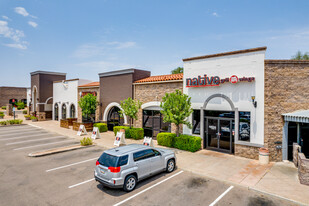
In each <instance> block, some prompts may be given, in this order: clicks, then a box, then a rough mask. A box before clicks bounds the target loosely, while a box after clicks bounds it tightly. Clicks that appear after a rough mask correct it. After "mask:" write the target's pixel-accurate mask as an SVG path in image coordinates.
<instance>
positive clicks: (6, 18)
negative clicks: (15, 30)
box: [2, 16, 11, 20]
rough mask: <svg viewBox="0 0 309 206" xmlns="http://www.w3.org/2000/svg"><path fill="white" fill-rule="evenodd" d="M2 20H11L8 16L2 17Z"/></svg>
mask: <svg viewBox="0 0 309 206" xmlns="http://www.w3.org/2000/svg"><path fill="white" fill-rule="evenodd" d="M2 18H3V19H5V20H11V19H10V18H9V17H7V16H2Z"/></svg>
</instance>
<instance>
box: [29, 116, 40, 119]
mask: <svg viewBox="0 0 309 206" xmlns="http://www.w3.org/2000/svg"><path fill="white" fill-rule="evenodd" d="M30 119H31V120H33V119H38V118H37V117H35V116H31V117H30Z"/></svg>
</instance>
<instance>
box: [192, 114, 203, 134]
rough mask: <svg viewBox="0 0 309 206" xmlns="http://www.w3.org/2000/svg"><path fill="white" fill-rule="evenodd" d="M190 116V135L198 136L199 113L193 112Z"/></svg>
mask: <svg viewBox="0 0 309 206" xmlns="http://www.w3.org/2000/svg"><path fill="white" fill-rule="evenodd" d="M192 115H193V116H192V133H193V134H200V121H201V111H200V110H193V113H192Z"/></svg>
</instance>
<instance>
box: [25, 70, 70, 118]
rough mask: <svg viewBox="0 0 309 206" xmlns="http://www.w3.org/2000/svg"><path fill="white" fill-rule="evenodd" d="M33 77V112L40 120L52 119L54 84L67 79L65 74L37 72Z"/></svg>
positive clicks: (32, 74)
mask: <svg viewBox="0 0 309 206" xmlns="http://www.w3.org/2000/svg"><path fill="white" fill-rule="evenodd" d="M30 75H31V99H30V100H31V111H32V113H34V114H36V115H37V116H38V119H39V120H45V119H52V105H53V104H52V102H53V100H52V99H53V82H54V81H61V80H65V79H66V74H65V73H59V72H48V71H35V72H32V73H30Z"/></svg>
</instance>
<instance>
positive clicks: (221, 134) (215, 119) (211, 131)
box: [200, 94, 239, 153]
mask: <svg viewBox="0 0 309 206" xmlns="http://www.w3.org/2000/svg"><path fill="white" fill-rule="evenodd" d="M214 98H222V99H224V100H226V102H227V103H228V104H229V106H230V110H220V108H218V110H208V109H207V105H208V103H209V102H210V101H211V100H212V99H214ZM200 116H201V118H200V121H201V123H200V131H201V136H202V137H203V145H204V148H207V149H213V150H218V151H222V152H228V153H233V152H234V141H235V139H236V140H237V139H238V133H239V131H238V129H235V128H239V113H238V109H237V108H235V106H234V104H233V102H232V101H231V99H230V98H229V97H227V96H226V95H224V94H214V95H211V96H210V97H208V98H207V99H206V101H205V102H204V105H203V107H202V108H201V110H200Z"/></svg>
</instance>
